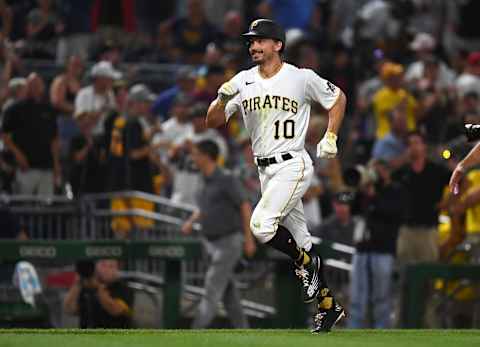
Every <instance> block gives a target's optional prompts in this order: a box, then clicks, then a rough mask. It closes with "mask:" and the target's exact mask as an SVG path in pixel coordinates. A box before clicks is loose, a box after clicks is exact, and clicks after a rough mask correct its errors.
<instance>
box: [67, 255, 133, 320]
mask: <svg viewBox="0 0 480 347" xmlns="http://www.w3.org/2000/svg"><path fill="white" fill-rule="evenodd" d="M77 272H78V275H79V276H78V277H77V281H76V283H75V284H74V285H73V286H72V287H71V288H70V289H69V291H68V293H67V295H66V296H65V299H64V302H63V307H64V310H65V311H66V312H67V313H70V314H74V315H78V316H79V327H80V328H81V329H92V328H103V329H127V328H131V327H132V316H133V301H134V298H133V292H132V290H131V289H130V288H129V287H127V285H126V283H125V282H124V281H123V280H122V279H121V278H120V274H119V264H118V261H117V260H115V259H103V260H99V261H97V263H96V264H94V263H93V262H90V261H83V262H80V263H78V264H77Z"/></svg>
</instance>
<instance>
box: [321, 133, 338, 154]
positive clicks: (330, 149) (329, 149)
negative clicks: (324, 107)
mask: <svg viewBox="0 0 480 347" xmlns="http://www.w3.org/2000/svg"><path fill="white" fill-rule="evenodd" d="M336 155H337V135H335V134H334V133H332V132H330V131H327V132H326V133H325V135H324V136H323V139H322V140H321V141H320V142H319V143H318V144H317V158H335V156H336Z"/></svg>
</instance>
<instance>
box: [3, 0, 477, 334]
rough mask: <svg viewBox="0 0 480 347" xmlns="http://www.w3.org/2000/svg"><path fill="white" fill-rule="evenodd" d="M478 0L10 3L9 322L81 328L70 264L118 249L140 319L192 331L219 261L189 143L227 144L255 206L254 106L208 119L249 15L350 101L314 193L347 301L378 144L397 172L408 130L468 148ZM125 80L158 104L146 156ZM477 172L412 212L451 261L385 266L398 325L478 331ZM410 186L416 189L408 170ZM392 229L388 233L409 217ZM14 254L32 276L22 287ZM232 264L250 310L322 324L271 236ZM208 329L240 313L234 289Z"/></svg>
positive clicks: (407, 157)
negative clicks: (131, 158) (209, 246)
mask: <svg viewBox="0 0 480 347" xmlns="http://www.w3.org/2000/svg"><path fill="white" fill-rule="evenodd" d="M478 13H480V2H478V1H474V0H462V1H460V0H458V1H457V0H449V1H447V0H398V1H393V0H228V1H227V0H178V1H176V0H170V1H154V0H121V1H111V0H82V1H75V0H57V1H55V0H37V1H34V0H15V1H13V0H12V1H7V0H4V1H0V28H1V29H0V35H1V45H0V68H1V73H0V80H1V83H0V104H1V107H2V112H1V114H0V123H1V124H2V127H1V136H2V137H1V139H2V140H1V141H0V192H1V195H0V239H1V240H0V327H2V328H3V327H5V328H12V327H31V328H40V327H45V328H47V327H55V328H66V327H77V326H78V324H79V323H78V318H76V317H75V316H72V315H69V314H68V313H66V312H65V310H64V309H63V301H64V298H65V296H66V293H67V292H68V290H69V289H70V288H71V286H72V285H73V284H74V283H75V281H76V279H77V274H76V267H75V264H78V262H79V261H85V260H97V259H104V258H115V259H118V260H119V266H120V269H121V272H120V278H121V281H123V282H124V283H126V285H127V286H128V288H130V290H131V291H132V293H133V294H134V300H133V302H134V305H133V310H132V327H133V328H188V326H189V324H190V322H191V319H192V317H193V315H194V313H195V309H196V307H197V304H198V302H199V300H200V298H201V297H202V294H203V289H202V285H203V279H204V276H205V269H206V261H207V260H206V256H205V255H204V253H203V252H202V248H201V243H200V240H201V230H199V228H196V230H195V232H194V234H193V235H192V236H183V235H182V234H181V233H180V228H181V226H182V224H183V223H184V222H185V220H186V219H187V218H188V217H189V216H190V214H191V213H192V212H193V211H194V209H195V199H194V198H193V197H194V195H195V191H196V190H198V187H199V185H200V184H201V183H200V181H201V180H200V174H199V172H198V170H196V168H195V167H193V166H192V162H191V159H190V157H189V148H190V145H191V143H192V142H195V141H197V140H199V139H204V138H209V139H213V140H214V141H216V142H217V143H218V144H219V146H220V148H221V155H222V158H221V159H222V160H221V165H224V166H225V167H226V168H228V169H230V170H232V171H233V172H234V173H235V174H236V175H238V176H239V177H240V178H241V180H242V182H243V183H244V185H245V189H246V190H247V191H248V194H249V197H250V199H251V201H252V203H253V204H254V203H255V201H256V199H257V197H258V193H259V183H258V181H257V176H256V167H255V165H254V163H253V160H252V154H251V151H250V148H249V145H248V139H247V135H246V132H245V129H244V128H243V124H242V122H241V119H240V118H239V117H237V118H236V119H234V120H232V121H230V122H229V124H228V126H227V127H226V128H224V129H218V130H207V129H205V128H204V126H203V124H202V118H200V117H199V116H202V115H203V114H204V113H202V112H204V110H205V105H208V103H209V102H211V101H212V100H213V99H214V98H215V97H216V91H217V89H218V87H219V86H220V85H221V84H222V83H223V82H225V81H226V80H228V79H229V78H230V77H232V76H233V75H234V74H235V73H236V72H238V71H240V70H241V69H243V68H246V67H248V66H249V64H250V62H249V57H248V53H247V50H246V46H245V43H244V42H243V40H242V39H241V38H240V34H241V33H242V32H245V30H246V28H247V26H248V23H249V22H250V21H251V20H253V19H256V18H273V19H275V20H276V21H278V22H279V23H280V24H281V25H282V26H283V27H284V28H285V29H286V32H287V35H286V36H287V42H286V52H285V56H284V58H285V60H286V61H288V62H291V63H293V64H295V65H298V66H300V67H305V68H310V69H313V70H314V71H316V72H317V73H318V74H320V75H321V76H322V77H324V78H327V79H329V80H330V81H332V82H333V83H334V84H336V85H337V86H339V87H340V88H341V89H342V90H343V91H344V92H345V94H346V95H347V98H348V107H347V113H346V117H345V122H344V125H343V127H342V129H341V133H340V135H339V141H340V143H339V148H340V155H339V158H337V159H335V160H317V161H316V162H315V168H316V179H315V180H314V182H313V183H312V187H311V189H310V190H309V191H308V193H307V196H306V197H305V201H304V204H305V207H306V212H307V219H308V223H309V226H310V228H311V230H312V233H313V234H314V235H315V247H317V248H318V250H319V251H320V252H322V254H324V255H325V257H326V259H327V262H326V265H327V276H328V279H329V284H330V286H331V287H332V288H333V289H334V290H335V291H336V292H337V293H338V294H337V295H338V298H339V300H340V301H341V302H342V303H344V305H345V306H346V308H347V311H348V310H349V303H350V298H351V287H350V279H351V272H352V258H353V256H354V254H355V253H356V251H357V248H358V243H357V241H358V240H356V239H355V237H354V230H355V226H356V225H357V224H356V223H358V221H359V220H362V218H366V217H367V213H368V208H369V207H370V205H368V204H367V205H365V204H362V202H361V201H358V200H361V199H360V198H359V197H361V196H362V193H363V190H364V188H365V187H366V186H367V185H371V184H375V183H377V181H376V180H375V179H374V178H372V176H371V175H369V174H368V173H369V172H371V169H372V165H371V163H372V159H376V160H380V161H382V162H386V163H388V166H389V168H390V169H391V170H392V171H393V173H394V175H393V177H394V179H395V177H397V176H395V173H396V172H397V170H399V171H400V172H402V171H401V170H403V169H404V168H405V167H409V165H410V164H411V162H412V160H413V159H412V154H411V152H412V148H411V146H410V145H409V143H408V140H407V131H409V130H416V131H418V132H419V133H421V134H422V137H423V139H424V142H425V145H426V147H425V148H426V150H427V151H426V154H427V157H428V161H429V162H431V163H433V164H432V165H435V168H437V167H438V168H442V171H441V172H442V173H443V172H447V173H448V172H450V171H451V170H452V169H453V167H455V165H456V163H457V162H458V161H459V160H460V159H461V158H462V157H463V156H464V155H465V154H466V153H467V152H468V150H469V149H470V148H471V146H472V144H470V143H468V142H467V141H466V138H465V136H464V133H463V128H464V124H465V123H474V124H476V123H480V99H479V98H480V27H479V26H478V23H477V18H476V17H477V15H478ZM138 84H141V85H142V86H141V87H140V89H139V88H137V91H139V90H140V92H139V93H137V94H135V93H134V91H132V89H131V87H132V86H134V85H137V87H138ZM392 85H393V86H395V88H393V87H392ZM392 90H394V91H392ZM129 97H130V98H135V97H139V98H140V101H143V102H147V101H148V109H147V110H142V111H138V112H140V113H141V122H142V130H143V135H144V141H145V145H146V146H148V147H149V148H150V150H149V157H148V160H147V165H146V166H145V167H144V168H143V169H142V170H143V171H142V170H140V171H135V169H134V168H132V167H131V166H130V165H129V164H128V163H125V162H124V161H122V158H123V153H122V148H123V146H124V145H125V144H122V143H121V142H118V141H119V138H118V134H119V131H120V132H121V129H122V128H121V122H120V121H119V119H122V116H125V115H126V113H127V112H132V109H130V108H129V107H131V105H130V104H129V101H128V100H129V99H128V98H129ZM32 100H33V101H32ZM202 110H203V111H202ZM326 121H327V119H326V114H325V112H324V110H322V109H314V110H312V118H311V124H310V128H309V133H308V135H307V140H306V141H307V143H306V147H307V149H308V150H309V151H310V153H312V154H314V153H315V152H314V151H315V146H316V143H317V142H318V141H319V140H320V138H321V136H322V135H323V132H324V129H325V128H326ZM15 148H21V150H22V152H23V153H19V152H18V151H16V150H15ZM312 157H313V155H312ZM369 163H370V164H369ZM438 170H440V169H438ZM438 172H440V171H438ZM127 176H128V177H140V179H139V180H136V179H132V180H130V181H129V180H128V179H124V177H127ZM373 176H375V175H373ZM439 176H440V174H439ZM402 177H403V176H402ZM479 178H480V176H479V171H478V170H476V169H474V170H472V171H471V172H470V173H469V174H468V176H467V180H466V183H465V186H464V187H463V188H462V191H461V194H460V196H459V197H456V198H452V197H449V196H448V192H446V191H445V193H443V191H440V192H437V191H435V192H433V193H432V194H436V195H438V196H439V197H442V195H443V197H442V198H441V199H440V198H439V200H438V201H434V202H433V200H432V199H426V201H429V204H430V205H428V206H423V207H422V210H421V211H420V212H419V213H420V214H423V213H425V214H428V213H432V212H431V211H435V218H436V219H435V225H434V227H435V235H434V237H435V238H434V239H435V242H437V243H436V245H435V249H436V251H435V252H436V254H438V258H437V259H436V261H434V262H431V261H429V262H426V263H424V262H419V263H417V264H414V265H410V266H409V267H405V266H401V265H402V264H401V263H400V262H397V261H396V262H393V263H392V269H391V271H392V273H391V275H389V278H388V279H387V280H390V279H391V281H392V282H391V283H392V284H393V286H392V290H391V292H390V294H391V295H389V296H390V299H391V300H389V301H390V303H391V304H392V306H391V308H390V309H389V311H388V312H389V318H390V322H391V327H398V328H403V327H408V328H423V327H428V328H479V326H480V301H479V300H480V290H479V279H480V265H479V261H480V257H479V254H480V252H479V249H480V245H479V242H480V194H478V192H477V189H478V188H479V186H478V180H479ZM133 181H135V182H133ZM397 183H398V184H399V185H402V184H403V181H402V180H401V179H398V182H397ZM441 183H442V184H443V185H444V184H445V181H441ZM402 189H403V192H404V193H405V194H406V195H408V196H410V197H412V196H415V192H412V191H411V189H412V185H403V186H402ZM350 192H352V194H354V196H355V197H354V198H352V200H351V201H350V200H349V201H346V200H342V198H341V197H342V196H343V197H344V196H345V195H342V194H344V193H350ZM422 194H423V193H422ZM422 201H423V200H422ZM409 209H410V210H411V209H412V206H402V208H401V209H399V210H398V215H403V214H404V211H408V210H409ZM437 221H438V222H437ZM225 222H226V223H228V221H225ZM429 227H431V225H429ZM385 234H386V235H387V236H386V238H388V240H387V242H389V243H390V244H395V242H396V239H397V233H396V231H395V232H393V233H390V232H389V230H386V231H385ZM437 240H438V241H437ZM387 253H388V252H387ZM392 257H393V255H392ZM20 260H25V261H28V262H29V263H31V264H32V265H33V266H34V268H35V270H36V273H37V274H38V276H39V279H40V282H39V283H30V287H29V288H26V289H25V288H19V280H18V273H17V277H15V279H14V273H15V265H16V264H17V262H18V261H20ZM237 270H238V271H237V277H238V281H239V285H240V288H241V292H242V295H243V301H242V304H243V307H244V309H245V312H246V313H247V314H248V317H249V321H250V324H251V326H252V327H255V328H306V327H308V326H309V324H310V319H311V314H312V312H313V309H314V308H313V307H308V306H304V305H303V304H302V303H301V297H300V292H299V288H298V285H297V282H296V279H294V278H293V277H292V274H291V272H292V271H291V269H290V268H289V265H288V262H286V261H285V259H283V258H282V257H281V256H279V255H278V254H276V253H269V252H267V251H266V250H264V249H260V250H259V251H258V254H257V255H256V257H255V258H254V259H244V260H243V261H242V262H241V264H239V266H238V269H237ZM366 276H368V274H367V275H366ZM390 277H391V278H390ZM368 280H369V281H370V284H371V285H373V286H375V285H376V283H372V282H373V281H372V278H370V277H369V278H368ZM377 284H378V283H377ZM40 287H41V290H38V291H36V290H35V288H37V289H38V288H40ZM33 301H34V302H35V305H32V304H31V302H33ZM29 302H30V303H29ZM375 305H376V299H375V298H369V299H368V305H367V306H368V307H367V312H368V315H367V317H365V322H364V323H365V324H364V326H365V327H373V326H374V322H373V321H374V315H375V313H374V311H375ZM347 321H348V319H347ZM347 323H348V322H344V324H347ZM213 326H214V327H229V322H228V319H226V317H225V310H224V307H222V306H221V305H220V306H219V314H218V317H217V318H216V320H215V322H214V324H213Z"/></svg>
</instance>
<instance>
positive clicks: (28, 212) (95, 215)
mask: <svg viewBox="0 0 480 347" xmlns="http://www.w3.org/2000/svg"><path fill="white" fill-rule="evenodd" d="M115 199H123V200H125V201H128V200H129V199H130V200H131V199H140V200H143V201H147V202H148V203H149V204H150V205H151V208H150V209H149V210H144V209H141V208H138V207H135V206H133V205H132V206H128V203H127V206H126V208H124V209H122V210H112V208H111V202H112V201H113V200H115ZM2 200H4V202H6V203H7V204H8V205H9V206H10V209H11V211H12V212H13V213H14V214H15V215H16V216H17V217H18V219H19V221H20V223H21V224H22V226H23V227H24V228H25V229H26V230H27V231H28V233H29V236H30V237H31V238H32V239H47V240H61V239H72V240H102V239H111V238H118V237H122V238H125V237H126V238H128V239H131V240H179V239H185V238H189V239H192V238H193V239H198V240H200V239H201V234H200V231H201V230H200V229H201V228H200V226H199V225H195V227H194V232H193V234H192V235H190V236H185V235H183V234H182V233H181V232H180V229H181V226H182V225H183V223H184V221H185V220H186V219H187V218H188V217H189V216H190V215H191V214H192V213H193V211H194V210H195V207H194V206H192V205H186V204H179V203H174V202H172V201H170V200H169V199H166V198H163V197H159V196H156V195H152V194H148V193H143V192H137V191H129V192H117V193H103V194H91V195H85V196H84V197H82V198H81V199H80V200H71V199H67V198H64V197H40V196H3V197H2ZM117 218H124V219H125V218H126V219H130V220H131V221H132V220H133V219H134V218H142V219H145V220H148V221H149V223H148V226H147V227H145V226H138V225H136V224H135V223H134V222H132V223H131V224H130V225H131V230H129V231H128V233H126V234H122V235H121V236H119V235H118V234H116V232H115V230H114V228H113V227H112V226H113V224H114V221H115V220H116V219H117ZM313 242H314V243H316V244H321V243H322V242H323V240H321V239H319V238H313ZM332 249H333V250H334V251H335V252H337V253H339V254H342V255H341V256H340V257H338V259H326V261H325V264H326V265H327V268H326V272H327V274H326V275H327V278H328V280H329V284H330V286H332V287H333V288H335V289H336V291H337V292H340V294H339V295H340V297H341V298H343V297H346V296H347V294H348V291H347V284H348V282H349V272H350V270H351V265H350V260H351V256H352V254H353V248H351V247H348V246H345V245H342V244H336V243H335V244H332ZM204 257H205V258H203V259H201V260H196V261H184V262H183V264H182V273H183V281H184V283H183V288H184V290H183V297H184V299H185V300H187V302H190V303H191V304H190V305H188V304H187V305H186V306H185V309H184V310H183V311H185V310H187V311H188V310H191V309H192V308H193V307H194V306H195V305H194V303H196V302H198V300H199V298H200V297H201V295H202V287H203V284H204V283H203V282H204V278H205V273H206V270H207V267H208V261H207V260H208V259H207V258H206V255H204ZM127 266H128V268H127V270H129V271H137V272H142V273H149V274H154V275H157V276H160V277H161V276H162V274H163V273H164V272H165V265H164V262H162V261H160V260H155V259H134V260H131V261H129V262H128V264H127ZM273 269H274V261H273V260H263V259H262V260H255V261H254V262H252V263H250V264H247V266H246V267H245V268H244V269H243V271H241V272H240V273H238V274H237V279H238V281H239V284H240V287H241V288H242V289H243V292H244V304H245V305H244V306H245V308H246V312H247V313H249V314H251V315H253V316H255V317H259V318H260V317H268V316H270V315H272V314H274V313H275V308H274V302H275V300H274V298H275V292H276V290H277V289H276V288H274V276H275V274H274V271H273ZM259 305H260V306H259Z"/></svg>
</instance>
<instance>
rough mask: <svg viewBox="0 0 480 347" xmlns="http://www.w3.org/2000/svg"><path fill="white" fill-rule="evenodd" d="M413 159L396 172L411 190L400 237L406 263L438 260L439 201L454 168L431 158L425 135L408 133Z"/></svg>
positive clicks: (399, 247)
mask: <svg viewBox="0 0 480 347" xmlns="http://www.w3.org/2000/svg"><path fill="white" fill-rule="evenodd" d="M408 151H409V153H410V163H409V164H408V165H407V166H405V167H403V168H401V169H399V170H398V171H397V172H396V173H394V177H395V180H397V181H398V182H399V183H400V184H401V185H402V186H403V187H404V190H405V192H406V193H407V196H406V199H407V203H406V208H405V220H404V225H403V226H402V227H401V228H400V232H399V236H398V241H397V257H398V260H399V262H400V263H401V264H402V265H408V264H414V263H418V262H434V261H436V260H438V257H439V248H438V232H437V225H438V208H437V206H438V204H439V203H440V201H441V199H442V195H443V191H444V188H445V187H446V186H447V185H448V181H449V178H450V172H449V171H448V169H447V168H445V167H443V166H441V165H438V164H436V163H434V162H432V161H430V160H428V158H427V145H426V142H425V139H424V137H423V136H422V135H421V134H420V133H418V132H413V133H411V134H410V135H409V136H408Z"/></svg>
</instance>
